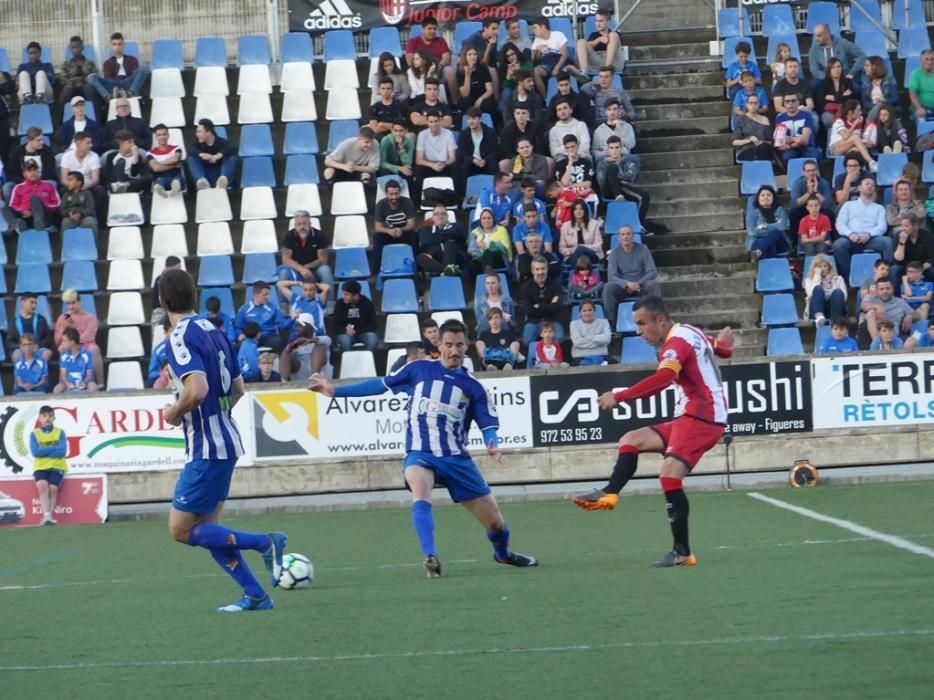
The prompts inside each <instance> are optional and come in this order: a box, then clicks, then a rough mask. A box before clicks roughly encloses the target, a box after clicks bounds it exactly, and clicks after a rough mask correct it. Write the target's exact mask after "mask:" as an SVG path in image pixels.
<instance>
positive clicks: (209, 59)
mask: <svg viewBox="0 0 934 700" xmlns="http://www.w3.org/2000/svg"><path fill="white" fill-rule="evenodd" d="M204 66H223V67H225V68H226V67H227V47H226V46H224V40H223V39H222V38H221V37H219V36H201V37H198V40H197V41H196V42H195V68H202V67H204Z"/></svg>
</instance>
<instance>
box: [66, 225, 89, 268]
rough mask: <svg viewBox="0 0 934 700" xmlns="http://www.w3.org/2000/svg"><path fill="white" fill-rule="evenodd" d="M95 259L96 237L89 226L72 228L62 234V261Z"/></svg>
mask: <svg viewBox="0 0 934 700" xmlns="http://www.w3.org/2000/svg"><path fill="white" fill-rule="evenodd" d="M70 260H97V239H96V237H95V236H94V232H93V231H92V230H91V229H89V228H72V229H68V230H67V231H65V233H64V234H62V262H69V261H70Z"/></svg>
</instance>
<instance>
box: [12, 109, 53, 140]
mask: <svg viewBox="0 0 934 700" xmlns="http://www.w3.org/2000/svg"><path fill="white" fill-rule="evenodd" d="M34 126H36V127H38V128H40V129H42V133H43V134H51V133H52V132H53V131H54V128H53V126H52V111H51V110H50V109H49V106H48V105H45V104H34V105H20V107H19V122H18V123H17V127H16V134H17V135H18V136H25V135H26V132H27V131H28V130H29V129H30V128H31V127H34Z"/></svg>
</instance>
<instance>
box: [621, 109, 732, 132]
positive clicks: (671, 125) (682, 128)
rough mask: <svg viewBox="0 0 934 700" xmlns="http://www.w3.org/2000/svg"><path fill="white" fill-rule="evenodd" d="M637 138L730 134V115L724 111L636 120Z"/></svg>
mask: <svg viewBox="0 0 934 700" xmlns="http://www.w3.org/2000/svg"><path fill="white" fill-rule="evenodd" d="M635 127H636V138H654V137H658V136H664V137H670V136H699V135H701V134H725V135H727V136H728V135H729V131H730V123H729V117H728V115H727V114H726V112H724V113H723V114H721V115H719V116H715V117H700V118H697V119H691V118H685V119H646V120H645V121H639V122H636V125H635Z"/></svg>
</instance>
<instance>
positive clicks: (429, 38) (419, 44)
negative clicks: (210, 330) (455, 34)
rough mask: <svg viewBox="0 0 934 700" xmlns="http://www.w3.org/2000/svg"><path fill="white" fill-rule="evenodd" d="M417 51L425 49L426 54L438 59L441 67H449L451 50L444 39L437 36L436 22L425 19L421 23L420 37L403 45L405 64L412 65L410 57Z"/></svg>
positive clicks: (432, 18)
mask: <svg viewBox="0 0 934 700" xmlns="http://www.w3.org/2000/svg"><path fill="white" fill-rule="evenodd" d="M419 49H427V50H428V53H430V54H431V55H432V56H434V57H435V58H436V59H438V62H439V63H440V64H441V65H442V66H447V65H450V63H451V49H450V47H449V46H448V42H446V41H445V40H444V37H440V36H438V20H436V19H435V18H434V17H426V18H425V19H424V20H423V21H422V33H421V36H416V37H412V38H411V39H409V41H408V42H407V43H406V45H405V62H406V63H408V64H409V65H410V66H411V65H412V56H414V55H415V52H416V51H418V50H419Z"/></svg>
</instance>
